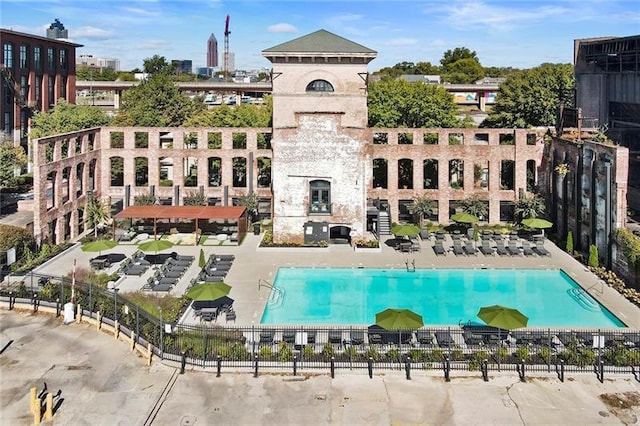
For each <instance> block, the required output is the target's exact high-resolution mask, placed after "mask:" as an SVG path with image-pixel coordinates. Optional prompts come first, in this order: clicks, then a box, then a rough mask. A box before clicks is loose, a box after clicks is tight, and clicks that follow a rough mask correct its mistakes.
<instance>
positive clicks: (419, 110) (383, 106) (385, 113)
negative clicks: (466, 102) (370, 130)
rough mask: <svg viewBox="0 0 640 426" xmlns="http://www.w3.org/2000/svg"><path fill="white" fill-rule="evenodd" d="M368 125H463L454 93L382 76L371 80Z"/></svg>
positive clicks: (368, 100)
mask: <svg viewBox="0 0 640 426" xmlns="http://www.w3.org/2000/svg"><path fill="white" fill-rule="evenodd" d="M367 103H368V105H369V127H389V128H391V127H410V128H411V127H413V128H418V127H463V126H464V122H462V121H461V120H460V119H459V118H458V117H457V115H458V111H457V107H456V104H455V103H454V102H453V96H452V95H450V94H449V93H447V91H446V89H444V88H442V87H438V86H435V85H431V84H426V83H422V82H417V83H410V82H408V81H405V80H381V81H377V82H374V83H371V84H369V95H368V99H367Z"/></svg>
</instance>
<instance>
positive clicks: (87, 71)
mask: <svg viewBox="0 0 640 426" xmlns="http://www.w3.org/2000/svg"><path fill="white" fill-rule="evenodd" d="M117 78H118V73H117V72H116V71H114V70H112V69H110V68H100V69H96V68H92V67H77V68H76V79H77V80H80V81H82V80H91V81H115V80H116V79H117Z"/></svg>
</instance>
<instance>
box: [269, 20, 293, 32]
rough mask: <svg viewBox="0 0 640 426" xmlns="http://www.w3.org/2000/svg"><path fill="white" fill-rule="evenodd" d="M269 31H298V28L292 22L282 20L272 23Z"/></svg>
mask: <svg viewBox="0 0 640 426" xmlns="http://www.w3.org/2000/svg"><path fill="white" fill-rule="evenodd" d="M267 31H268V32H270V33H297V32H298V29H297V28H296V27H295V26H293V25H291V24H286V23H284V22H282V23H279V24H275V25H270V26H269V27H268V28H267Z"/></svg>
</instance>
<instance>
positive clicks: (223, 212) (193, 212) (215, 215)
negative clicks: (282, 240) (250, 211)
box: [113, 205, 247, 241]
mask: <svg viewBox="0 0 640 426" xmlns="http://www.w3.org/2000/svg"><path fill="white" fill-rule="evenodd" d="M115 218H116V219H153V236H154V239H156V238H157V221H158V219H195V228H194V231H195V232H196V233H197V232H198V221H199V220H211V219H213V220H228V221H233V222H236V223H237V224H238V241H242V237H243V236H244V234H245V233H246V232H247V209H246V207H244V206H159V205H152V206H131V207H127V208H126V209H124V210H123V211H121V212H120V213H118V214H116V215H115ZM113 227H114V235H115V221H114V225H113Z"/></svg>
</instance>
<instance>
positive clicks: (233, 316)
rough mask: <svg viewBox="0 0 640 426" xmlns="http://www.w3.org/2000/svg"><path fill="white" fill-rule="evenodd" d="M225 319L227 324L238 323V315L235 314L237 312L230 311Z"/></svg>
mask: <svg viewBox="0 0 640 426" xmlns="http://www.w3.org/2000/svg"><path fill="white" fill-rule="evenodd" d="M225 319H226V321H227V322H229V321H233V322H236V313H235V311H228V312H227V313H226V314H225Z"/></svg>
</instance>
